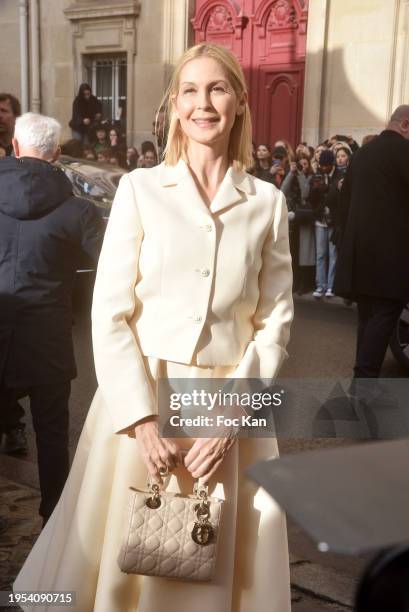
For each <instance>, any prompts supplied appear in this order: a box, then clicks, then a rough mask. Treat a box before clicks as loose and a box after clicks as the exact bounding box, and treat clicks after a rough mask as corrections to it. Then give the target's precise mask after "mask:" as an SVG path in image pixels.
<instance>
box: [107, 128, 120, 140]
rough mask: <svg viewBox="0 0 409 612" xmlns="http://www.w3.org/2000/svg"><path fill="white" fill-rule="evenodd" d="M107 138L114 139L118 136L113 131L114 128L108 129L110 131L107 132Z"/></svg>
mask: <svg viewBox="0 0 409 612" xmlns="http://www.w3.org/2000/svg"><path fill="white" fill-rule="evenodd" d="M109 138H110V139H111V140H116V139H117V138H118V135H117V133H116V132H115V130H110V132H109Z"/></svg>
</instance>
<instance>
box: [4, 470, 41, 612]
mask: <svg viewBox="0 0 409 612" xmlns="http://www.w3.org/2000/svg"><path fill="white" fill-rule="evenodd" d="M0 500H1V501H0V516H1V517H2V518H5V519H6V521H7V529H6V530H5V531H4V532H3V533H1V534H0V591H7V592H11V587H12V584H13V581H14V578H15V577H16V575H17V573H18V571H19V569H20V567H21V566H22V564H23V562H24V560H25V558H26V557H27V555H28V553H29V552H30V549H31V547H32V545H33V542H34V540H35V538H36V537H37V535H38V534H39V533H40V530H41V518H40V517H39V516H38V514H37V509H38V504H39V500H40V496H39V493H38V491H37V490H36V489H32V488H30V487H26V486H23V485H20V484H16V483H14V482H12V481H9V480H5V479H3V478H2V479H0ZM0 609H1V610H4V611H5V610H10V611H11V610H13V611H14V612H15V611H16V610H18V609H19V608H16V607H13V608H5V607H1V606H0Z"/></svg>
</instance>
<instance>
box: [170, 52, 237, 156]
mask: <svg viewBox="0 0 409 612" xmlns="http://www.w3.org/2000/svg"><path fill="white" fill-rule="evenodd" d="M172 102H173V106H174V110H175V112H176V114H177V116H178V118H179V120H180V125H181V127H182V130H183V132H184V133H185V135H186V137H187V138H188V140H189V141H193V142H196V143H200V144H203V145H207V146H214V145H216V144H218V145H220V144H223V145H225V146H227V145H228V142H229V138H230V132H231V129H232V127H233V125H234V122H235V119H236V113H237V111H239V112H241V111H242V109H243V107H242V106H241V105H240V104H239V101H238V100H237V96H236V94H235V91H234V89H233V87H232V85H231V84H230V82H229V81H228V78H227V76H226V74H225V72H224V69H223V68H222V66H221V65H220V64H219V62H217V61H216V60H214V59H213V58H210V57H200V58H196V59H194V60H191V61H190V62H188V63H187V64H185V66H184V67H183V68H182V70H181V73H180V81H179V90H178V93H177V95H176V96H174V98H173V99H172Z"/></svg>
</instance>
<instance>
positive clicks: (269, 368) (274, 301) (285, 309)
mask: <svg viewBox="0 0 409 612" xmlns="http://www.w3.org/2000/svg"><path fill="white" fill-rule="evenodd" d="M275 197H277V203H276V207H275V213H274V219H273V222H272V224H271V227H270V230H269V233H268V235H267V238H266V240H265V243H264V245H263V251H262V258H263V263H262V267H261V270H260V274H259V288H260V297H259V301H258V305H257V309H256V312H255V314H254V317H253V324H254V337H253V340H252V341H251V342H250V343H249V344H248V346H247V348H246V350H245V353H244V355H243V357H242V359H241V360H240V363H239V364H238V366H237V368H236V370H235V372H234V373H233V376H232V377H233V378H263V379H268V380H272V379H274V378H276V376H277V374H278V371H279V369H280V367H281V364H282V363H283V361H284V359H286V357H288V354H287V351H286V346H287V343H288V340H289V337H290V325H291V321H292V319H293V313H294V308H293V298H292V281H293V276H292V269H291V255H290V248H289V242H288V221H287V206H286V201H285V197H284V195H283V194H282V193H281V192H279V193H278V194H277V195H276V196H275Z"/></svg>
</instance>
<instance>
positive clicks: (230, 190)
mask: <svg viewBox="0 0 409 612" xmlns="http://www.w3.org/2000/svg"><path fill="white" fill-rule="evenodd" d="M160 182H161V185H162V186H163V187H167V188H170V193H171V194H172V197H174V198H177V199H178V200H180V202H181V203H184V202H188V203H189V205H191V206H194V207H195V208H200V209H201V210H202V211H205V212H206V213H207V214H209V210H210V212H212V213H216V212H220V211H221V210H223V209H225V208H228V207H229V206H232V205H233V204H237V203H241V202H246V201H247V195H248V194H254V193H255V188H254V185H253V181H252V177H251V176H249V175H248V174H246V173H245V172H242V171H238V170H235V169H233V168H232V167H230V168H229V169H228V170H227V172H226V175H225V177H224V179H223V181H222V183H221V185H220V187H219V189H218V191H217V193H216V195H215V197H214V199H213V200H212V202H211V204H210V207H209V208H208V207H207V206H206V204H205V203H204V201H203V198H202V197H201V195H200V193H199V191H198V189H197V187H196V184H195V181H194V179H193V177H192V175H191V173H190V170H189V168H188V166H187V165H186V164H185V162H184V161H183V160H179V161H178V163H177V164H176V166H165V165H162V167H161V174H160Z"/></svg>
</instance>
